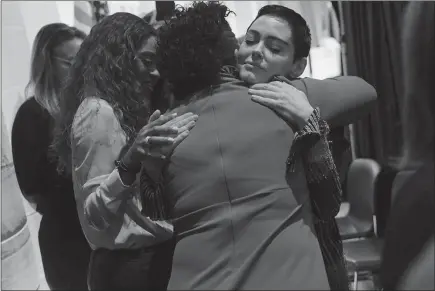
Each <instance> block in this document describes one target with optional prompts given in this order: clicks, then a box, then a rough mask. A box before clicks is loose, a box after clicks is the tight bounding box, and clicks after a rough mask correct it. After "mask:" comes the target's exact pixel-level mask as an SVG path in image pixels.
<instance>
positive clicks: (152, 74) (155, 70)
mask: <svg viewBox="0 0 435 291" xmlns="http://www.w3.org/2000/svg"><path fill="white" fill-rule="evenodd" d="M150 76H151V77H153V78H160V73H159V71H158V70H157V69H154V70H153V71H151V72H150Z"/></svg>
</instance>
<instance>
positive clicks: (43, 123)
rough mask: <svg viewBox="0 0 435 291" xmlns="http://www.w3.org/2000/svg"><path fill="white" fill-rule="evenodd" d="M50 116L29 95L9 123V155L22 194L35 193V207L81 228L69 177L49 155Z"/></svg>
mask: <svg viewBox="0 0 435 291" xmlns="http://www.w3.org/2000/svg"><path fill="white" fill-rule="evenodd" d="M52 123H53V119H52V117H51V116H50V114H49V113H48V111H47V110H45V109H44V108H42V107H41V106H40V105H39V104H38V103H37V102H36V100H35V98H33V97H32V98H29V99H28V100H26V101H25V102H24V103H23V104H22V105H21V107H20V108H19V109H18V112H17V115H16V117H15V120H14V124H13V127H12V155H13V158H14V165H15V171H16V175H17V180H18V184H19V186H20V188H21V191H22V193H23V194H24V195H25V196H33V197H35V196H36V197H37V198H38V199H37V211H38V212H39V213H41V214H43V215H44V216H51V215H54V217H55V218H56V219H59V220H60V221H59V222H61V224H62V225H63V226H65V224H67V225H70V226H71V227H74V228H75V229H77V230H80V231H81V229H80V224H79V220H78V216H77V210H76V203H75V200H74V190H73V185H72V180H71V177H67V176H62V175H59V174H58V172H57V170H56V168H57V163H56V161H55V160H54V159H53V158H50V156H52V155H49V146H50V143H51V141H52V127H53V125H52Z"/></svg>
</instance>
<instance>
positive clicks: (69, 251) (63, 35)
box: [12, 23, 91, 290]
mask: <svg viewBox="0 0 435 291" xmlns="http://www.w3.org/2000/svg"><path fill="white" fill-rule="evenodd" d="M85 36H86V35H85V33H83V32H82V31H80V30H78V29H77V28H75V27H70V26H68V25H66V24H63V23H52V24H48V25H46V26H44V27H42V28H41V29H40V30H39V32H38V34H37V35H36V38H35V41H34V43H33V52H32V58H31V69H30V82H29V84H28V86H27V88H26V91H28V92H30V90H31V89H32V91H33V96H32V97H30V98H28V99H27V100H26V101H25V102H24V103H23V104H22V105H21V107H20V108H19V110H18V112H17V115H16V117H15V120H14V125H13V128H12V154H13V158H14V164H15V170H16V173H17V180H18V184H19V185H20V188H21V192H22V193H23V195H24V197H26V199H27V200H28V201H29V202H30V203H32V204H36V210H37V211H38V212H39V213H40V214H42V220H41V224H40V228H39V233H38V238H39V248H40V251H41V257H42V265H43V267H44V272H45V277H46V280H47V283H48V285H49V287H50V289H51V290H86V289H87V284H86V276H87V268H88V263H89V257H90V253H91V249H90V247H89V245H88V243H87V241H86V239H85V237H84V235H83V232H82V230H81V227H80V222H79V219H78V216H77V211H76V203H75V200H74V191H73V185H72V180H71V175H67V174H59V173H58V172H57V171H56V168H57V162H56V160H55V159H53V158H52V157H50V154H49V147H50V144H51V142H52V130H53V124H54V121H55V120H56V119H57V118H58V117H59V111H60V110H59V102H60V99H59V98H60V97H59V96H60V91H61V86H62V83H63V81H64V80H65V79H66V77H67V74H68V70H69V68H70V66H71V62H72V59H73V58H74V56H75V55H76V54H77V51H78V50H79V48H80V45H81V43H82V41H83V39H84V38H85Z"/></svg>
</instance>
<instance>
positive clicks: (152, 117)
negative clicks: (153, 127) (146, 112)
mask: <svg viewBox="0 0 435 291" xmlns="http://www.w3.org/2000/svg"><path fill="white" fill-rule="evenodd" d="M160 115H162V114H161V112H160V110H156V111H154V112H153V114H151V116H150V118H149V120H148V123H151V122H153V121H154V120H157V119H158V118H159V117H160Z"/></svg>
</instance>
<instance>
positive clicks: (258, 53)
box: [252, 42, 263, 62]
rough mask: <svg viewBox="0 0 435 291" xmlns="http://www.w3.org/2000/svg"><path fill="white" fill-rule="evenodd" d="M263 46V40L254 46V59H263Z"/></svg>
mask: <svg viewBox="0 0 435 291" xmlns="http://www.w3.org/2000/svg"><path fill="white" fill-rule="evenodd" d="M262 48H263V46H262V44H261V42H260V43H259V44H258V45H257V46H256V47H255V48H254V50H253V51H252V61H254V62H255V61H261V60H263V50H262Z"/></svg>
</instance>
